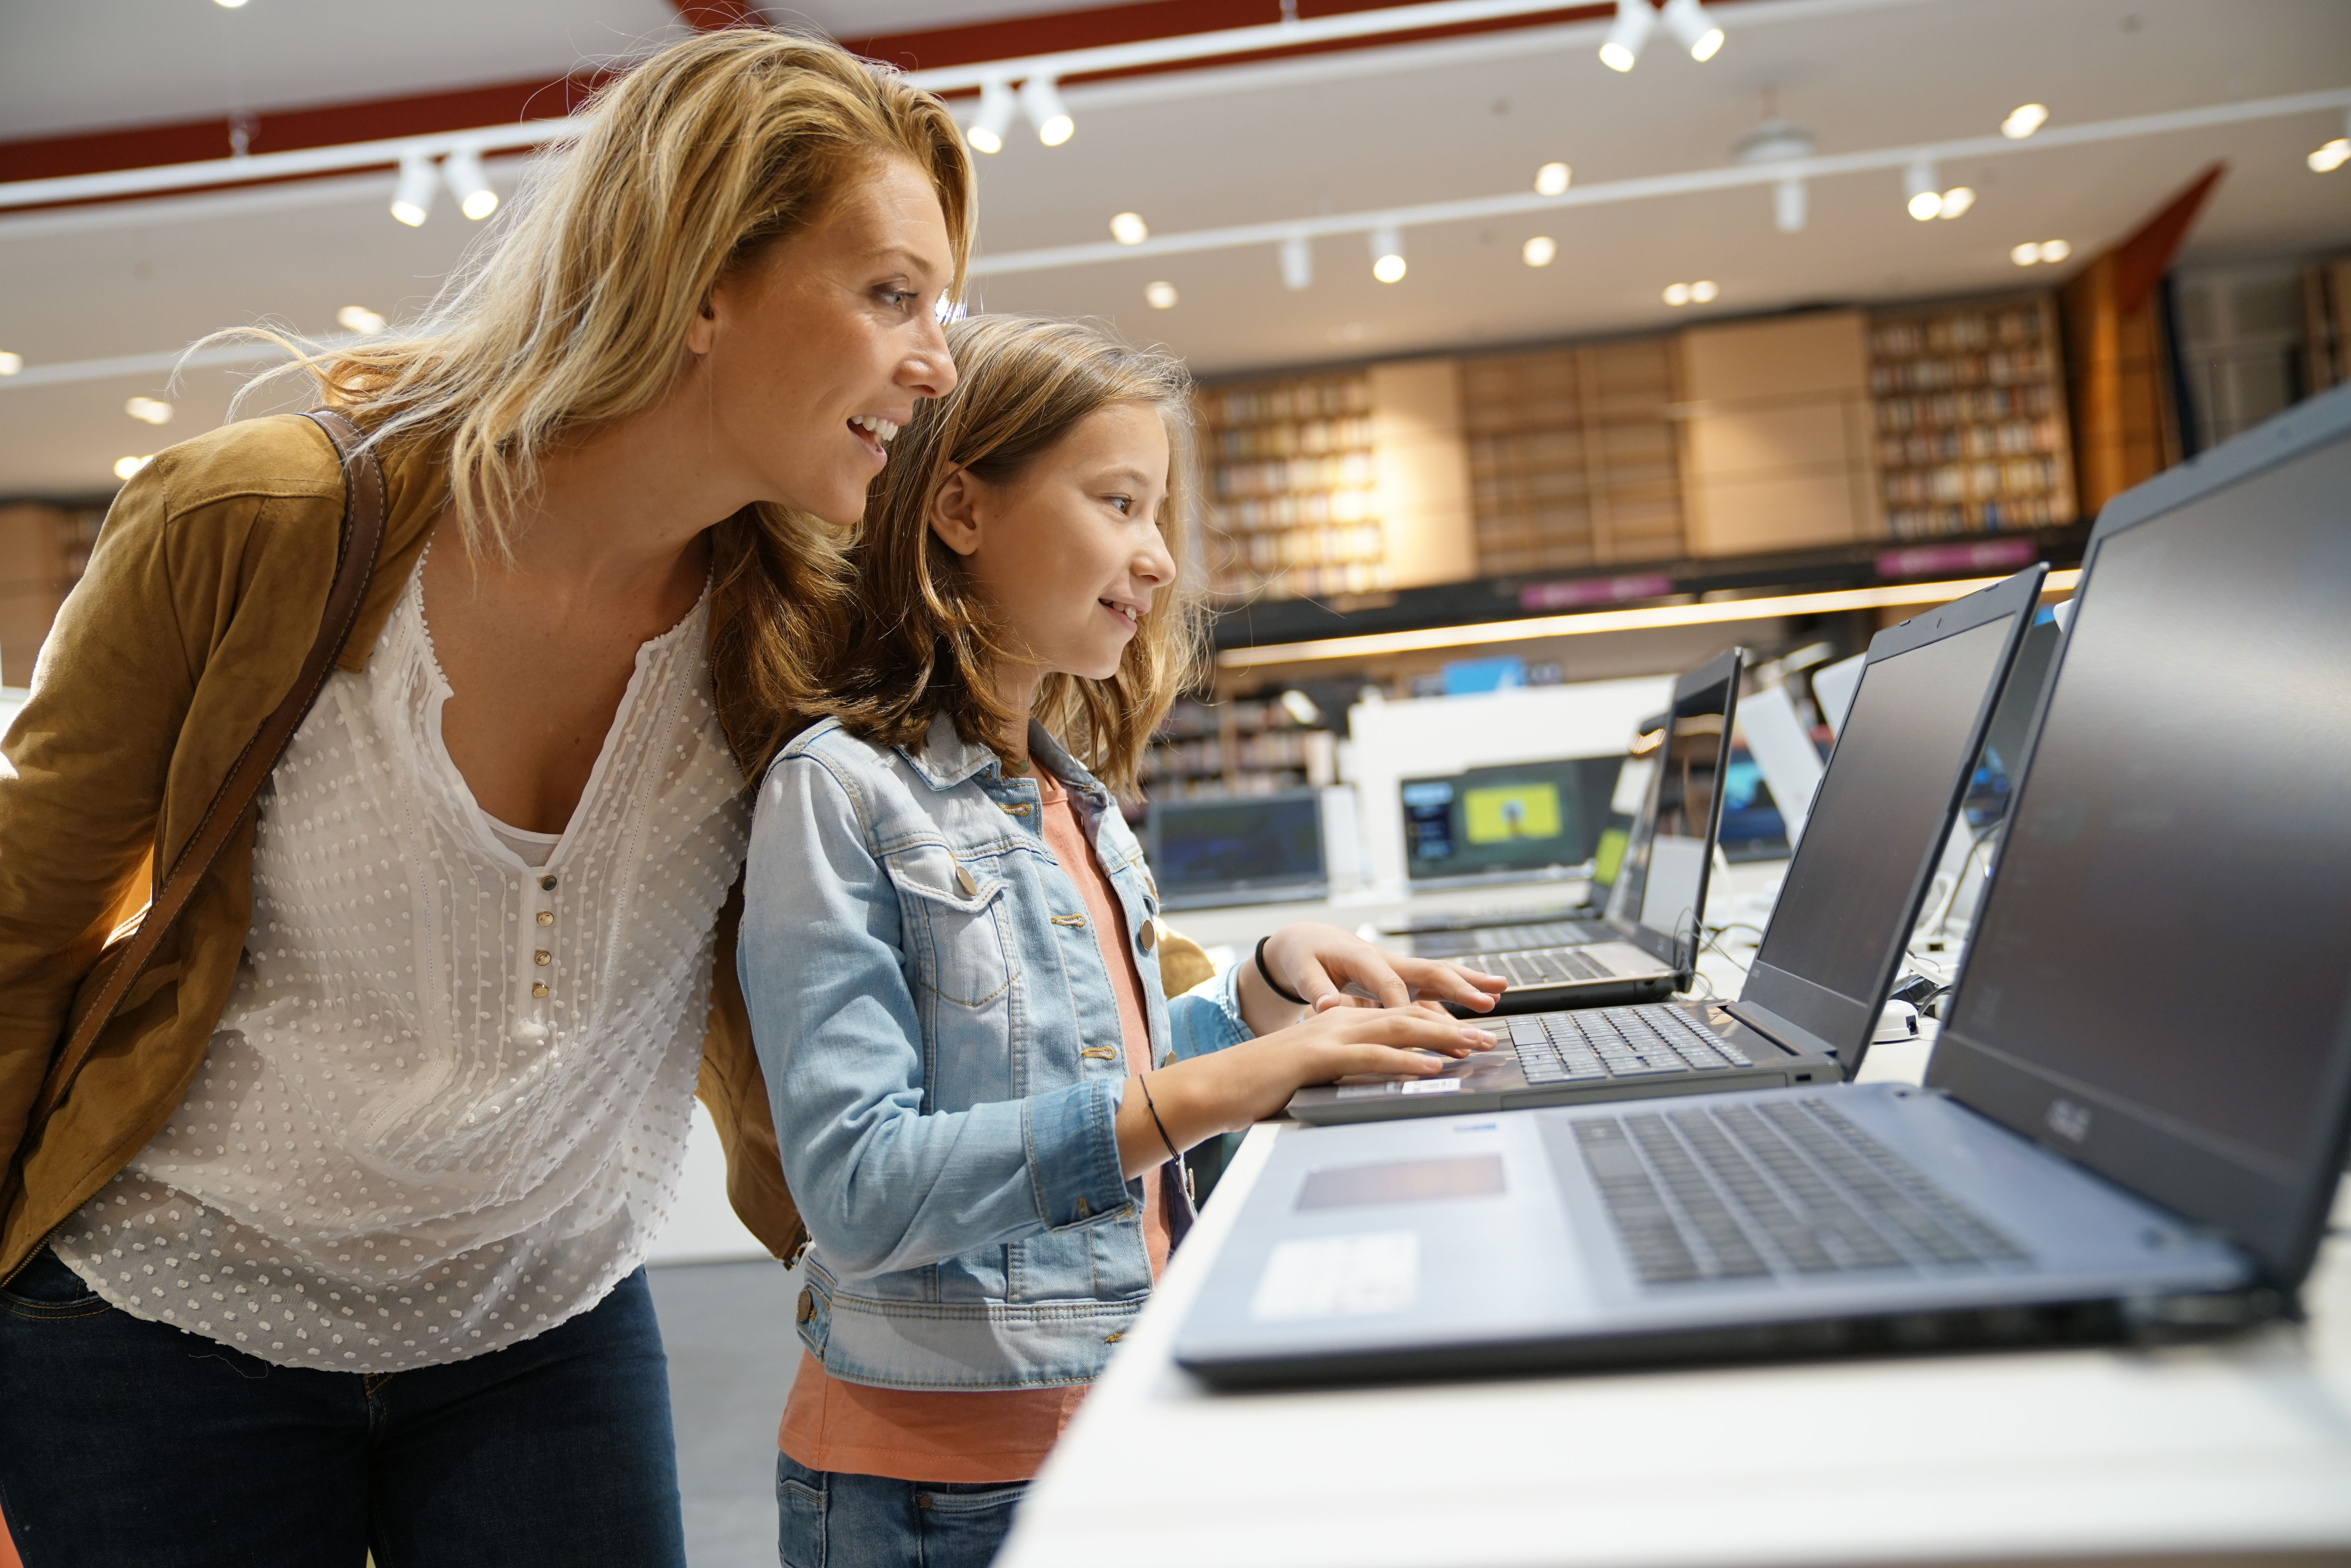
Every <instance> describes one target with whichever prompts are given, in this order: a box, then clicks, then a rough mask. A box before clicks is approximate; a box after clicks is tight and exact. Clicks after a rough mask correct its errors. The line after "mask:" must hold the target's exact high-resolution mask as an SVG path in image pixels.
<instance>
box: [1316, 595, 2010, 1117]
mask: <svg viewBox="0 0 2351 1568" xmlns="http://www.w3.org/2000/svg"><path fill="white" fill-rule="evenodd" d="M2047 575H2048V569H2047V568H2046V567H2043V566H2033V567H2029V568H2027V569H2026V570H2023V571H2020V572H2018V573H2017V574H2016V575H2015V576H2013V577H2011V578H2009V579H2007V580H2005V581H2002V582H1998V583H1994V584H1993V585H1992V586H1991V587H1990V588H1986V589H1981V590H1979V591H1976V592H1974V593H1970V594H1969V595H1968V596H1967V597H1966V598H1964V599H1959V600H1956V601H1952V602H1951V603H1949V604H1946V605H1944V606H1943V607H1942V608H1940V609H1938V610H1929V611H1927V612H1924V613H1922V614H1919V615H1917V616H1914V617H1913V618H1911V619H1910V620H1908V621H1906V622H1903V623H1902V624H1900V625H1898V626H1889V627H1887V628H1886V630H1885V631H1883V632H1879V633H1878V634H1877V636H1876V638H1875V639H1874V640H1873V641H1872V642H1871V643H1870V646H1869V664H1868V666H1867V668H1866V669H1865V672H1864V674H1863V676H1862V682H1861V689H1860V692H1859V694H1858V695H1856V696H1855V699H1854V705H1853V712H1852V714H1851V716H1849V718H1848V719H1847V721H1846V724H1845V728H1844V735H1842V736H1841V737H1838V740H1837V746H1836V751H1835V753H1834V755H1833V756H1832V757H1831V758H1830V759H1829V768H1828V772H1827V774H1826V775H1825V776H1824V777H1823V779H1822V780H1821V787H1820V789H1819V792H1818V794H1817V796H1816V797H1815V800H1814V807H1815V810H1814V811H1813V818H1812V827H1811V829H1810V830H1809V831H1807V832H1806V833H1805V834H1804V835H1803V837H1802V841H1801V842H1800V843H1799V844H1798V846H1797V849H1796V856H1795V859H1794V860H1793V861H1792V862H1790V863H1789V866H1788V875H1787V880H1786V883H1785V884H1784V885H1783V886H1782V890H1781V893H1780V898H1779V902H1778V903H1777V904H1775V905H1774V906H1773V909H1772V912H1771V924H1770V925H1769V926H1768V927H1767V928H1766V929H1765V931H1764V933H1763V941H1762V945H1761V947H1760V948H1759V949H1758V950H1757V952H1756V955H1755V961H1754V963H1753V964H1752V965H1751V966H1750V968H1749V970H1748V973H1747V982H1746V984H1745V986H1744V987H1742V988H1740V993H1739V999H1738V1000H1737V1001H1734V1002H1727V1003H1726V1002H1667V1003H1652V1004H1650V1005H1648V1006H1646V1007H1626V1008H1604V1009H1596V1010H1590V1011H1575V1012H1556V1013H1545V1014H1535V1015H1531V1016H1522V1017H1517V1018H1511V1019H1508V1020H1506V1021H1504V1022H1502V1023H1500V1024H1499V1025H1498V1026H1497V1027H1498V1030H1507V1031H1508V1036H1509V1038H1508V1040H1507V1042H1506V1043H1504V1044H1502V1045H1499V1046H1497V1047H1496V1048H1495V1049H1494V1050H1492V1051H1480V1052H1478V1053H1477V1054H1475V1055H1473V1056H1470V1057H1468V1058H1465V1059H1463V1060H1462V1061H1456V1062H1452V1063H1449V1064H1448V1065H1447V1067H1446V1069H1445V1071H1443V1072H1441V1073H1439V1074H1437V1076H1436V1077H1434V1078H1403V1079H1398V1078H1379V1079H1371V1080H1366V1081H1364V1082H1343V1083H1328V1084H1318V1085H1316V1086H1315V1087H1313V1088H1311V1089H1301V1090H1300V1091H1299V1092H1297V1094H1295V1095H1294V1096H1292V1097H1291V1099H1290V1114H1291V1115H1292V1116H1295V1117H1296V1118H1297V1119H1298V1120H1300V1121H1301V1122H1313V1123H1331V1122H1364V1121H1374V1120H1384V1119H1386V1118H1389V1117H1395V1116H1411V1115H1424V1116H1426V1115H1444V1114H1447V1113H1455V1112H1460V1111H1471V1110H1487V1109H1491V1110H1504V1109H1510V1108H1514V1107H1517V1106H1522V1105H1556V1104H1561V1103H1570V1102H1575V1101H1584V1100H1626V1099H1641V1098H1647V1097H1652V1096H1656V1095H1660V1094H1700V1093H1708V1092H1718V1091H1728V1090H1732V1089H1754V1088H1761V1087H1764V1086H1767V1085H1775V1084H1782V1083H1813V1082H1837V1081H1838V1080H1840V1079H1845V1078H1851V1077H1852V1076H1853V1075H1854V1074H1855V1073H1856V1072H1858V1071H1860V1070H1861V1063H1862V1059H1863V1056H1864V1054H1865V1052H1866V1051H1868V1050H1869V1044H1870V1038H1871V1036H1872V1034H1873V1033H1874V1032H1875V1030H1876V1024H1877V1018H1878V1014H1879V1013H1880V1012H1881V1011H1882V1010H1883V1009H1884V1008H1885V1006H1886V992H1887V990H1888V989H1889V988H1891V987H1892V986H1893V984H1894V977H1895V974H1896V970H1897V969H1898V968H1899V967H1900V963H1901V959H1902V944H1903V937H1904V936H1905V935H1906V934H1907V932H1908V931H1909V930H1910V927H1911V925H1912V922H1914V921H1915V920H1916V919H1917V914H1918V905H1919V904H1920V902H1921V901H1922V900H1923V899H1924V898H1925V897H1926V894H1927V888H1928V883H1929V882H1930V880H1931V879H1932V877H1933V875H1934V872H1935V863H1936V861H1937V859H1938V854H1939V852H1940V851H1941V849H1942V847H1943V839H1944V835H1945V833H1946V832H1948V831H1949V828H1950V824H1951V822H1952V821H1953V819H1954V818H1956V817H1957V816H1958V815H1959V805H1960V801H1961V800H1962V798H1963V797H1964V796H1965V794H1966V792H1967V788H1968V784H1969V779H1970V776H1971V775H1972V774H1973V773H1974V771H1975V764H1976V757H1977V754H1978V752H1979V751H1980V749H1981V748H1982V747H1983V742H1984V734H1985V731H1986V729H1987V728H1988V727H1990V725H1991V722H1992V716H1993V714H1994V713H1995V712H1996V711H1997V709H1998V706H1999V705H2000V703H2001V689H2002V685H2003V683H2004V682H2005V681H2006V680H2007V678H2008V676H2009V672H2010V669H2011V664H2013V661H2014V659H2015V656H2016V651H2017V647H2018V645H2019V643H2021V642H2022V640H2023V636H2024V632H2025V628H2026V626H2027V625H2028V624H2029V623H2030V622H2032V611H2033V606H2034V604H2035V603H2036V602H2037V601H2038V599H2039V596H2040V592H2041V583H2042V580H2043V578H2044V577H2046V576H2047Z"/></svg>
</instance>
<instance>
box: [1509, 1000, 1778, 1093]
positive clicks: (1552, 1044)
mask: <svg viewBox="0 0 2351 1568" xmlns="http://www.w3.org/2000/svg"><path fill="white" fill-rule="evenodd" d="M1508 1021H1509V1024H1510V1048H1511V1050H1513V1051H1516V1052H1517V1053H1518V1058H1519V1068H1520V1071H1523V1072H1524V1073H1525V1074H1526V1075H1527V1082H1530V1083H1584V1082H1594V1083H1596V1082H1601V1081H1603V1080H1604V1079H1611V1078H1640V1077H1645V1076H1647V1075H1650V1074H1653V1073H1659V1072H1689V1071H1699V1072H1710V1071H1719V1070H1721V1069H1723V1068H1727V1067H1749V1066H1752V1065H1753V1061H1754V1059H1753V1058H1751V1057H1750V1056H1749V1055H1748V1054H1747V1053H1746V1052H1745V1051H1740V1049H1739V1048H1738V1047H1737V1046H1735V1045H1733V1044H1731V1043H1730V1042H1729V1040H1724V1039H1723V1038H1722V1037H1721V1036H1719V1035H1718V1034H1715V1033H1712V1032H1711V1031H1709V1030H1707V1029H1705V1028H1703V1027H1702V1026H1700V1025H1699V1024H1698V1022H1697V1021H1696V1020H1694V1019H1692V1018H1691V1017H1690V1015H1689V1014H1688V1013H1687V1012H1685V1011H1683V1010H1682V1009H1680V1008H1677V1007H1671V1006H1665V1005H1660V1004H1657V1003H1651V1004H1649V1005H1647V1006H1645V1007H1631V1008H1593V1009H1587V1010H1585V1011H1583V1012H1573V1013H1533V1014H1530V1015H1528V1016H1526V1017H1523V1018H1514V1019H1510V1020H1508Z"/></svg>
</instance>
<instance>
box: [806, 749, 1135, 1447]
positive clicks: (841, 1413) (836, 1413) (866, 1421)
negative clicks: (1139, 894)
mask: <svg viewBox="0 0 2351 1568" xmlns="http://www.w3.org/2000/svg"><path fill="white" fill-rule="evenodd" d="M1037 783H1038V787H1039V789H1040V790H1042V791H1043V792H1044V797H1045V810H1044V813H1043V820H1042V821H1041V822H1040V826H1041V827H1042V829H1043V830H1044V836H1045V847H1046V848H1047V849H1049V850H1050V851H1052V852H1053V858H1054V859H1055V860H1056V861H1058V862H1061V870H1062V871H1063V872H1064V873H1067V874H1068V876H1069V878H1070V880H1071V882H1072V883H1076V884H1077V888H1078V892H1079V894H1081V896H1082V897H1083V898H1084V900H1085V905H1086V924H1087V925H1090V926H1091V927H1092V930H1093V934H1094V943H1095V945H1096V946H1098V947H1100V948H1101V949H1102V963H1103V965H1104V967H1107V968H1108V969H1109V970H1110V988H1111V992H1112V995H1113V996H1114V997H1115V998H1117V1001H1118V1023H1119V1032H1120V1033H1121V1035H1122V1036H1123V1040H1122V1042H1121V1043H1122V1044H1123V1048H1124V1051H1125V1055H1126V1071H1127V1074H1128V1076H1129V1077H1136V1076H1140V1075H1141V1074H1143V1073H1144V1072H1147V1071H1150V1070H1151V1030H1150V1025H1149V1024H1148V1022H1147V1021H1146V1019H1147V1016H1148V1015H1147V1014H1146V1012H1145V1010H1144V1003H1143V978H1142V976H1141V975H1140V974H1139V973H1138V972H1137V970H1136V969H1135V967H1134V952H1133V950H1132V949H1131V947H1130V946H1129V945H1128V943H1127V938H1126V917H1125V915H1123V913H1122V912H1121V911H1120V909H1119V905H1118V895H1117V894H1115V893H1114V892H1113V891H1112V889H1111V885H1110V878H1109V877H1108V876H1107V875H1106V874H1104V873H1103V871H1102V862H1100V861H1099V860H1097V859H1096V858H1095V856H1094V852H1093V846H1092V845H1091V844H1089V843H1088V842H1087V841H1086V835H1085V830H1084V828H1083V827H1082V826H1081V825H1080V823H1079V821H1078V820H1077V813H1076V811H1075V810H1074V809H1073V808H1072V807H1071V804H1070V795H1069V791H1068V790H1066V789H1062V788H1061V784H1060V782H1059V781H1057V780H1056V779H1053V778H1052V777H1051V776H1050V775H1049V774H1046V773H1042V772H1040V773H1039V774H1038V776H1037ZM1143 1190H1144V1210H1143V1240H1144V1248H1145V1249H1146V1250H1148V1251H1149V1253H1150V1254H1151V1277H1152V1279H1153V1280H1157V1279H1158V1278H1159V1274H1160V1270H1163V1269H1165V1268H1166V1266H1167V1249H1168V1230H1167V1209H1166V1205H1165V1204H1164V1203H1162V1202H1160V1201H1159V1195H1158V1192H1157V1190H1156V1186H1155V1182H1153V1181H1151V1180H1145V1181H1144V1184H1143ZM1085 1395H1086V1385H1083V1384H1080V1385H1075V1386H1073V1387H1063V1388H1033V1389H1031V1388H1016V1389H1005V1390H1001V1391H996V1390H989V1391H985V1392H977V1393H970V1394H959V1393H939V1392H935V1391H932V1390H926V1389H925V1390H914V1389H903V1388H875V1387H872V1386H871V1385H866V1384H862V1383H850V1382H846V1381H844V1380H842V1379H841V1378H838V1377H834V1376H833V1375H831V1374H830V1373H828V1372H826V1371H825V1369H824V1364H822V1363H821V1362H820V1361H818V1360H817V1359H816V1357H814V1356H813V1355H810V1354H809V1353H808V1352H807V1351H805V1350H803V1351H801V1352H800V1365H799V1372H797V1373H796V1374H794V1375H793V1377H792V1391H791V1394H790V1395H789V1397H787V1398H786V1400H785V1401H784V1419H783V1425H782V1427H780V1428H779V1429H778V1432H777V1434H776V1440H777V1443H778V1446H780V1447H781V1448H782V1449H783V1451H784V1452H785V1453H787V1454H789V1455H790V1456H791V1457H792V1458H793V1459H794V1460H796V1461H797V1462H799V1463H800V1464H803V1465H806V1466H807V1467H808V1468H809V1469H812V1470H836V1471H843V1472H847V1473H849V1474H853V1475H866V1476H888V1477H891V1478H893V1479H897V1480H908V1481H1025V1480H1027V1479H1029V1478H1030V1477H1031V1476H1033V1475H1035V1474H1036V1473H1037V1467H1038V1466H1040V1465H1041V1464H1043V1463H1044V1462H1045V1453H1046V1450H1047V1449H1049V1448H1051V1447H1052V1446H1053V1440H1054V1439H1055V1438H1057V1437H1060V1436H1061V1428H1062V1427H1064V1426H1066V1425H1067V1424H1068V1422H1069V1419H1070V1417H1071V1416H1073V1415H1075V1414H1076V1413H1077V1408H1078V1402H1079V1401H1080V1400H1081V1399H1083V1398H1084V1397H1085Z"/></svg>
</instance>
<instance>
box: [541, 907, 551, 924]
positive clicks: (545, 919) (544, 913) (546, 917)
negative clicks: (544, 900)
mask: <svg viewBox="0 0 2351 1568" xmlns="http://www.w3.org/2000/svg"><path fill="white" fill-rule="evenodd" d="M538 923H539V924H540V925H554V924H555V911H553V910H552V909H542V910H540V911H539V912H538Z"/></svg>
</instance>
